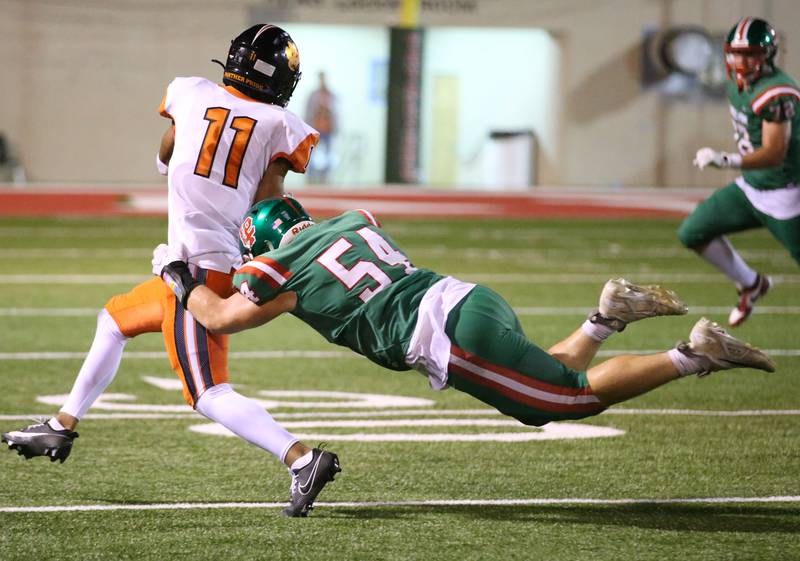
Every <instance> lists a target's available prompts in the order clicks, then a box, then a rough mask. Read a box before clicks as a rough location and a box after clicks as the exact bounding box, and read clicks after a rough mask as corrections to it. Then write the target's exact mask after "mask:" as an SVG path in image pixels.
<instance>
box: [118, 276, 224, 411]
mask: <svg viewBox="0 0 800 561" xmlns="http://www.w3.org/2000/svg"><path fill="white" fill-rule="evenodd" d="M192 272H193V273H194V276H195V278H196V279H197V280H198V281H200V282H201V283H203V284H204V285H206V286H207V287H209V288H210V289H211V290H213V291H214V292H215V293H217V294H218V295H219V296H221V297H222V298H227V297H228V296H230V295H231V294H233V292H234V290H233V284H232V275H231V274H228V273H220V272H219V271H211V270H206V269H200V268H195V267H192ZM105 309H106V310H107V311H108V313H109V314H111V317H112V318H114V321H115V322H116V323H117V325H118V326H119V328H120V330H121V331H122V333H123V334H124V335H125V336H126V337H136V336H137V335H139V334H141V333H155V332H158V331H160V332H161V333H162V334H163V335H164V346H165V347H166V349H167V355H168V356H169V362H170V364H171V365H172V369H173V370H174V371H175V372H176V373H177V374H178V377H179V378H180V380H181V383H182V384H183V397H184V399H186V402H187V403H188V404H189V405H191V406H192V407H194V406H195V404H196V403H197V400H198V399H199V398H200V396H201V395H203V392H205V391H206V390H207V389H208V388H210V387H211V386H214V385H217V384H224V383H226V382H227V381H228V336H227V335H221V334H212V333H209V332H208V331H207V330H206V328H205V327H203V326H202V325H200V324H199V323H198V322H197V321H195V319H194V318H193V317H192V315H191V314H190V313H189V312H188V311H186V310H184V309H183V306H181V304H180V302H178V300H177V298H176V297H175V295H174V294H173V293H172V291H171V290H170V289H169V287H167V285H166V284H165V283H164V281H162V280H161V279H160V278H158V277H154V278H152V279H150V280H149V281H146V282H143V283H142V284H140V285H138V286H136V287H135V288H134V289H133V290H131V291H130V292H128V293H126V294H119V295H117V296H114V297H112V298H111V299H110V300H109V301H108V302H107V303H106V305H105Z"/></svg>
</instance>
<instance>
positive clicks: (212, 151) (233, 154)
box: [194, 107, 258, 189]
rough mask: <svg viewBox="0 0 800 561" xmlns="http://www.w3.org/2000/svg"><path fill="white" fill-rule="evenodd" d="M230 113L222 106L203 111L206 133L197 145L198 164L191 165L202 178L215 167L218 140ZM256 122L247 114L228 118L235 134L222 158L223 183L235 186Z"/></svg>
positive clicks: (237, 182)
mask: <svg viewBox="0 0 800 561" xmlns="http://www.w3.org/2000/svg"><path fill="white" fill-rule="evenodd" d="M230 113H231V110H230V109H226V108H225V107H209V108H208V109H206V114H205V116H204V117H203V118H204V119H205V120H206V121H208V128H207V129H206V136H205V138H203V145H202V146H201V147H200V153H199V154H198V155H197V163H196V164H195V166H194V173H195V175H199V176H201V177H210V176H211V168H212V167H213V166H214V160H215V159H216V156H217V148H219V141H220V139H221V138H222V133H223V132H224V131H225V123H226V122H227V121H228V116H229V115H230ZM257 122H258V121H256V120H255V119H251V118H250V117H234V118H233V120H232V121H231V124H230V128H232V129H233V130H235V131H236V134H234V136H233V141H232V142H231V147H230V150H229V151H228V155H227V157H226V159H225V175H224V177H223V178H222V184H223V185H226V186H227V187H231V188H233V189H236V187H237V185H238V184H239V172H240V171H241V169H242V161H243V160H244V152H245V150H247V145H248V144H249V143H250V137H251V136H252V134H253V129H254V128H255V126H256V123H257Z"/></svg>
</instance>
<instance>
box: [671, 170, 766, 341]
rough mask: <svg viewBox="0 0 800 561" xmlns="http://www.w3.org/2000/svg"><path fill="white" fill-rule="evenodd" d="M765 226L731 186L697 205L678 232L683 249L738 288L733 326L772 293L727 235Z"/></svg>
mask: <svg viewBox="0 0 800 561" xmlns="http://www.w3.org/2000/svg"><path fill="white" fill-rule="evenodd" d="M761 226H763V221H762V219H761V215H760V213H759V212H758V211H757V210H756V209H755V208H753V206H752V204H751V203H750V201H749V200H748V199H747V196H746V195H745V194H744V192H743V191H742V190H741V189H740V188H739V187H738V186H737V185H736V184H735V183H731V184H730V185H727V186H726V187H724V188H722V189H720V190H718V191H716V192H715V193H714V194H712V195H711V196H710V197H709V198H707V199H706V200H704V201H702V202H701V203H700V204H699V205H697V208H695V210H694V211H693V212H692V214H690V215H689V216H688V217H687V218H686V220H684V221H683V223H682V224H681V226H680V228H679V230H678V238H679V239H680V241H681V243H683V245H685V246H686V247H688V248H689V249H692V250H693V251H695V252H697V254H698V255H700V256H701V257H702V258H703V259H705V260H706V261H708V262H709V263H711V264H712V265H713V266H714V267H716V268H717V269H718V270H719V271H720V272H722V273H723V274H724V275H725V276H727V277H728V278H729V279H730V280H731V281H733V283H734V285H735V286H736V290H737V292H738V293H739V302H738V304H737V306H736V308H734V309H733V311H732V312H731V317H730V319H729V323H730V324H731V325H732V326H737V325H740V324H741V323H742V322H743V321H744V320H745V319H747V317H748V316H749V315H750V312H751V311H752V308H753V303H754V302H755V301H756V300H757V299H758V298H759V297H761V296H763V295H764V294H766V292H767V291H768V290H769V287H770V280H769V278H768V277H767V276H766V275H762V274H760V273H758V272H757V271H756V270H755V269H753V268H752V267H750V266H749V265H748V264H747V263H746V262H745V260H744V259H743V258H742V256H741V255H739V253H738V252H737V251H736V250H735V249H734V247H733V245H731V243H730V241H729V240H728V239H727V238H726V237H725V234H729V233H734V232H741V231H743V230H748V229H751V228H758V227H761ZM737 310H739V312H737Z"/></svg>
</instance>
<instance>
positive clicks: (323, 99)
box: [305, 72, 339, 183]
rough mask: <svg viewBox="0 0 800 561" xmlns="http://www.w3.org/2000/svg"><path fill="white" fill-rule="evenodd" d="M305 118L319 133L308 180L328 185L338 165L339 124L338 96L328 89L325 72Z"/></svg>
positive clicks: (309, 101) (308, 106) (310, 101)
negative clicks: (336, 150) (336, 137)
mask: <svg viewBox="0 0 800 561" xmlns="http://www.w3.org/2000/svg"><path fill="white" fill-rule="evenodd" d="M305 117H306V122H308V124H310V125H311V126H312V127H314V128H315V129H317V131H318V132H319V144H317V147H316V150H315V151H314V157H313V158H311V164H310V166H309V169H308V180H309V182H312V183H327V182H328V176H329V174H330V172H331V169H332V168H333V167H334V166H335V164H336V157H335V155H334V153H333V149H332V148H333V139H334V136H335V135H336V133H337V130H338V125H339V123H338V116H337V109H336V94H334V93H333V92H332V91H331V90H329V89H328V84H327V82H326V80H325V72H320V73H319V86H318V87H317V89H316V90H314V91H313V92H311V95H309V96H308V101H307V102H306V115H305Z"/></svg>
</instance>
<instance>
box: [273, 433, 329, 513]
mask: <svg viewBox="0 0 800 561" xmlns="http://www.w3.org/2000/svg"><path fill="white" fill-rule="evenodd" d="M340 471H342V468H340V467H339V457H338V456H337V455H336V454H334V453H332V452H328V451H326V450H320V449H319V448H314V450H312V456H311V462H309V464H308V465H307V466H305V467H302V468H300V469H299V470H297V471H294V470H291V469H290V470H289V473H291V474H292V486H291V488H290V492H291V496H290V497H289V506H288V507H286V508H285V509H284V510H283V515H284V516H291V517H293V518H296V517H303V518H304V517H306V516H308V512H309V511H310V510H311V509H312V508H314V499H316V498H317V495H319V492H320V491H322V488H323V487H325V485H326V484H327V483H328V482H329V481H333V477H334V476H335V475H336V474H337V473H339V472H340Z"/></svg>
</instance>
